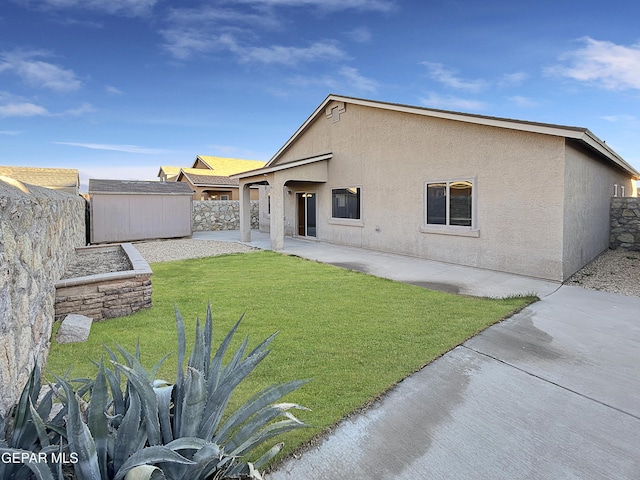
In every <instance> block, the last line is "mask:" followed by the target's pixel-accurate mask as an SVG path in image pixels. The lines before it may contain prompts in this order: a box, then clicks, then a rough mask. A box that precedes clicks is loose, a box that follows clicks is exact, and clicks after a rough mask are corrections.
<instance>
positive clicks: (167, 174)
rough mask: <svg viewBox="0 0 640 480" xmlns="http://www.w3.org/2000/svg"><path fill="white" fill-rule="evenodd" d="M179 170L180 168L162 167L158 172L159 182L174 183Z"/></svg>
mask: <svg viewBox="0 0 640 480" xmlns="http://www.w3.org/2000/svg"><path fill="white" fill-rule="evenodd" d="M180 170H181V168H180V167H168V166H162V167H160V171H159V172H158V178H160V181H161V182H175V181H176V179H177V178H178V174H179V173H180Z"/></svg>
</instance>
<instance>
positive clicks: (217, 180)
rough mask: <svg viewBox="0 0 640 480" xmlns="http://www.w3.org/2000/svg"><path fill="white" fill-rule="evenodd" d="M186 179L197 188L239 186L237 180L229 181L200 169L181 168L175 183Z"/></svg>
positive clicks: (229, 179)
mask: <svg viewBox="0 0 640 480" xmlns="http://www.w3.org/2000/svg"><path fill="white" fill-rule="evenodd" d="M183 178H186V179H187V180H188V181H189V182H190V183H191V184H192V185H194V186H198V187H212V186H217V185H225V186H227V185H228V186H235V187H237V186H239V185H240V182H239V181H238V180H234V179H231V178H229V177H227V176H223V175H215V172H214V171H212V170H203V169H201V168H183V169H182V170H180V174H179V175H178V178H177V181H178V182H180V181H181V180H182V179H183Z"/></svg>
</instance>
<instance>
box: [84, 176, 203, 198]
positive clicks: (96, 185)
mask: <svg viewBox="0 0 640 480" xmlns="http://www.w3.org/2000/svg"><path fill="white" fill-rule="evenodd" d="M97 193H104V194H114V195H118V194H121V195H126V194H146V195H149V194H153V195H189V196H191V195H193V190H191V188H190V187H189V185H187V184H186V183H179V182H156V181H142V180H100V179H98V180H96V179H90V180H89V195H94V194H97Z"/></svg>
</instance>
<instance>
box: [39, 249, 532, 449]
mask: <svg viewBox="0 0 640 480" xmlns="http://www.w3.org/2000/svg"><path fill="white" fill-rule="evenodd" d="M151 267H152V270H153V271H154V276H153V277H152V280H153V307H152V308H150V309H148V310H145V311H143V312H139V313H137V314H135V315H131V316H129V317H124V318H118V319H112V320H108V321H105V322H100V323H94V324H93V326H92V329H91V335H90V338H89V341H88V342H86V343H82V344H66V345H57V344H56V343H55V342H53V343H52V346H51V351H50V354H49V359H48V363H47V371H48V372H49V373H56V374H58V375H60V374H63V373H64V372H65V371H66V370H67V369H68V368H69V367H72V370H71V376H72V377H81V376H93V375H94V374H95V367H94V366H93V364H92V363H91V361H90V360H97V359H99V358H100V355H101V354H102V352H103V350H102V344H106V345H107V346H109V347H112V348H113V346H114V345H115V342H117V343H118V344H120V345H123V346H125V347H127V348H128V349H130V351H133V350H134V349H135V344H136V342H137V340H138V338H139V339H140V349H141V361H142V364H143V365H145V366H147V367H148V368H151V367H152V366H153V365H155V364H156V363H157V362H158V360H159V359H160V358H161V357H162V356H164V355H165V354H166V353H169V352H174V353H175V352H176V350H177V339H176V329H175V315H174V305H177V307H178V309H179V310H180V312H181V313H182V316H183V318H184V320H185V325H186V331H187V346H190V345H192V343H193V333H194V331H195V319H196V317H200V318H201V319H203V318H204V316H205V313H206V307H207V303H208V302H210V303H211V306H212V311H213V319H214V337H215V341H214V345H215V344H218V343H219V342H220V341H221V340H222V338H223V337H224V335H225V334H226V333H227V331H228V330H229V328H230V327H231V326H232V325H233V323H235V321H236V320H237V319H238V318H239V317H240V315H241V314H242V313H245V318H244V320H243V323H242V324H241V326H240V329H239V331H238V334H237V338H236V341H237V342H236V344H237V343H239V342H240V341H241V340H242V338H243V337H244V336H245V335H249V345H250V348H251V347H253V346H255V345H257V344H258V343H259V342H260V341H261V340H263V339H264V338H266V337H267V336H269V335H270V334H271V333H273V332H275V331H279V332H280V333H279V334H278V336H277V338H276V340H275V342H274V343H273V346H272V352H271V353H270V354H269V356H268V357H267V359H266V360H265V361H264V362H263V363H262V364H261V365H260V366H259V367H258V368H257V369H256V371H255V372H254V373H253V374H252V375H251V377H249V381H248V382H247V385H242V386H241V387H239V391H238V392H237V394H238V396H239V397H245V398H247V397H248V396H250V395H251V394H253V393H256V392H257V391H258V390H260V389H262V388H263V387H265V386H267V385H270V384H272V383H280V382H285V381H289V380H294V379H302V378H313V381H312V382H310V383H308V384H306V385H305V386H304V387H303V388H302V389H300V390H299V391H297V392H294V393H293V394H291V395H289V396H288V397H287V399H286V400H287V401H292V402H296V403H300V404H302V405H304V406H306V407H309V408H311V409H312V411H311V412H300V415H299V417H300V418H301V419H303V420H304V421H305V422H307V423H308V424H309V425H311V426H312V427H311V428H306V429H301V430H298V431H296V432H292V433H290V434H287V435H286V436H285V437H284V440H285V441H286V447H285V450H284V455H286V453H287V452H291V451H292V450H294V449H296V448H297V447H299V446H300V445H302V444H304V443H305V442H308V441H309V440H310V439H312V438H313V437H314V436H316V435H318V434H319V433H321V432H323V431H324V430H326V429H327V428H329V427H330V426H332V425H334V424H335V423H336V422H338V421H339V420H340V419H341V418H343V417H344V416H345V415H348V414H349V413H351V412H353V411H354V410H357V409H359V408H361V407H363V406H365V405H367V404H368V403H370V402H371V401H373V400H375V399H376V398H377V397H379V396H380V395H381V394H382V393H384V392H385V391H387V390H388V389H389V388H390V387H392V386H393V385H394V384H395V383H397V382H398V381H400V380H401V379H402V378H404V377H406V376H407V375H409V374H411V373H412V372H415V371H416V370H418V369H420V367H422V366H424V365H425V364H427V363H429V362H431V361H432V360H434V359H435V358H437V357H439V356H440V355H442V354H443V353H445V352H447V351H448V350H450V349H451V348H453V347H455V346H456V345H458V344H460V343H462V342H464V341H465V340H466V339H468V338H469V337H471V336H473V335H475V334H476V333H478V332H480V331H481V330H483V329H484V328H486V327H487V326H489V325H491V324H493V323H495V322H497V321H500V320H501V319H503V318H505V317H507V316H509V315H510V314H511V313H512V312H514V311H515V310H518V309H520V308H522V307H523V306H524V305H526V304H528V303H530V302H531V301H533V300H534V299H533V298H510V299H505V300H493V299H484V298H472V297H464V296H458V295H452V294H447V293H441V292H435V291H430V290H425V289H423V288H419V287H415V286H411V285H405V284H401V283H397V282H393V281H390V280H385V279H381V278H377V277H373V276H369V275H365V274H361V273H357V272H353V271H349V270H344V269H341V268H337V267H333V266H330V265H324V264H320V263H317V262H312V261H308V260H302V259H300V258H297V257H291V256H285V255H280V254H277V253H274V252H268V251H260V252H252V253H246V254H239V255H227V256H220V257H210V258H204V259H194V260H185V261H178V262H166V263H156V264H153V265H151ZM189 335H191V336H189ZM175 368H176V355H175V354H174V355H172V356H171V357H170V358H169V359H168V360H167V361H166V362H165V363H164V364H163V366H162V368H161V369H160V371H159V373H158V377H159V378H164V379H166V380H169V381H172V380H173V379H175ZM281 456H282V454H281Z"/></svg>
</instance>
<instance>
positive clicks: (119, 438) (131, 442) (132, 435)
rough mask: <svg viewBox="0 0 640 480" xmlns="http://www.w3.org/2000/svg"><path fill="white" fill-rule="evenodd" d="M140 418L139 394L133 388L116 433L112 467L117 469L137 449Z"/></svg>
mask: <svg viewBox="0 0 640 480" xmlns="http://www.w3.org/2000/svg"><path fill="white" fill-rule="evenodd" d="M141 418H142V405H141V403H140V396H139V395H138V393H137V392H136V391H135V390H132V391H131V392H130V394H129V408H128V409H127V413H126V414H125V416H124V417H123V419H122V422H121V423H120V427H119V428H118V430H117V433H116V439H115V445H114V451H113V468H114V470H115V471H118V470H119V469H120V467H121V466H122V465H123V464H124V462H125V461H126V460H127V458H129V455H131V454H132V453H133V452H135V451H136V450H137V447H138V444H137V439H138V432H139V430H140V421H141Z"/></svg>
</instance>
